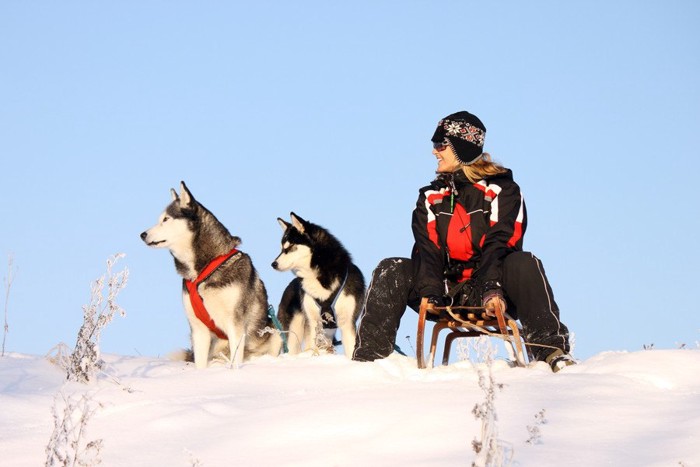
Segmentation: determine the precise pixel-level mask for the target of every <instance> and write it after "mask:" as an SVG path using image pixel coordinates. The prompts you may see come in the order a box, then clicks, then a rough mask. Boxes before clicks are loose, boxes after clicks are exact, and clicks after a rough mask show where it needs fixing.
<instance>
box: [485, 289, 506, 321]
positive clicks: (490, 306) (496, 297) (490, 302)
mask: <svg viewBox="0 0 700 467" xmlns="http://www.w3.org/2000/svg"><path fill="white" fill-rule="evenodd" d="M499 302H500V305H501V311H503V312H504V313H505V311H506V301H505V300H504V299H503V292H502V291H501V289H491V290H487V291H486V292H484V295H483V297H482V299H481V306H483V307H484V308H485V309H486V315H487V316H496V305H497V304H498V303H499Z"/></svg>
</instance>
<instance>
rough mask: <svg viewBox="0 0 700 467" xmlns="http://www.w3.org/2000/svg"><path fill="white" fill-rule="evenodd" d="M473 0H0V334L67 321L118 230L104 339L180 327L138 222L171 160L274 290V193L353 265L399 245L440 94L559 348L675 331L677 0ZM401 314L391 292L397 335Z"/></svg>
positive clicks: (684, 13) (689, 283) (399, 250)
mask: <svg viewBox="0 0 700 467" xmlns="http://www.w3.org/2000/svg"><path fill="white" fill-rule="evenodd" d="M492 3H493V4H492ZM495 3H496V2H474V1H433V2H425V1H422V2H419V1H403V2H398V1H386V2H368V1H358V2H342V3H341V2H326V1H300V2H282V1H261V2H196V3H195V2H184V1H167V2H165V1H152V2H135V1H122V2H110V3H107V2H85V1H66V2H60V3H57V2H40V1H22V2H2V3H1V4H0V64H1V65H0V157H1V160H2V163H1V168H0V195H1V196H2V203H0V214H1V217H2V219H3V221H2V229H0V254H2V257H1V258H0V259H1V260H3V261H2V262H1V263H0V265H1V266H2V268H0V271H3V272H2V276H3V277H7V271H6V269H7V267H6V261H5V259H6V258H7V256H8V255H12V256H13V257H14V265H15V273H16V278H15V281H14V283H13V285H12V289H11V293H10V299H9V306H8V309H9V314H8V320H9V325H10V332H9V334H8V337H7V348H8V350H12V351H19V352H26V353H34V354H43V353H45V352H46V351H48V350H49V349H50V348H51V347H52V346H54V345H55V344H57V343H58V342H61V341H63V342H66V343H67V344H68V345H70V346H72V345H73V344H74V340H75V336H76V334H77V330H78V327H79V325H80V323H81V321H82V311H81V307H82V305H83V304H85V303H87V302H88V300H89V286H90V282H91V281H93V280H94V279H96V278H97V277H98V276H99V275H100V274H102V273H103V271H104V267H105V261H106V259H107V258H108V257H109V256H110V255H111V254H113V253H117V252H123V253H126V255H127V256H126V258H125V259H124V260H123V261H122V262H121V263H120V264H121V265H122V266H126V267H128V268H129V270H130V272H131V278H130V281H129V284H128V287H127V289H126V290H124V292H123V293H122V295H121V297H120V298H121V300H120V303H121V305H122V306H123V307H124V308H125V309H126V311H127V317H126V318H119V319H117V320H116V321H115V322H114V323H113V324H112V325H110V327H109V328H108V329H107V330H106V331H105V332H104V334H103V339H102V348H103V350H104V351H107V352H114V353H123V354H142V355H163V354H166V353H168V352H170V351H172V350H175V349H178V348H181V347H184V346H186V345H187V344H188V327H187V323H186V319H185V317H184V314H183V312H182V305H181V301H180V279H179V277H178V276H177V275H176V273H175V271H174V268H173V264H172V260H171V258H170V255H169V254H168V253H167V252H165V251H160V250H151V249H149V248H147V247H145V246H144V245H143V244H142V242H141V240H140V238H139V234H140V232H142V231H143V230H145V229H146V228H148V227H150V226H151V225H153V224H154V223H155V221H156V218H157V216H158V215H159V213H160V212H161V210H162V209H163V208H164V207H165V205H166V204H167V203H168V201H169V199H170V198H169V193H168V190H169V188H170V187H175V186H177V184H178V183H179V181H180V180H185V181H186V182H187V184H188V186H189V187H190V188H191V190H192V192H193V193H194V196H195V197H196V198H198V199H199V200H200V201H201V202H202V203H203V204H204V205H205V206H207V207H208V208H209V209H210V210H212V211H213V212H214V213H215V214H216V215H217V217H218V218H219V219H220V220H221V221H222V222H223V223H224V224H225V225H226V226H227V227H228V228H229V230H231V232H232V233H233V234H235V235H238V236H240V237H242V238H243V245H242V249H243V250H245V251H246V252H247V253H249V254H250V255H251V257H252V259H253V261H254V263H255V265H256V267H257V269H258V270H259V272H260V274H261V276H262V278H263V280H264V281H265V283H266V285H267V288H268V292H269V295H270V300H271V302H272V303H273V304H274V305H275V306H277V304H278V302H279V298H280V296H281V293H282V290H283V289H284V287H285V285H286V283H287V282H288V281H289V280H291V275H290V273H286V274H284V273H279V272H276V271H274V270H272V268H271V267H270V263H271V262H272V260H273V259H274V257H275V256H276V255H277V253H278V250H279V239H280V233H281V230H280V228H279V226H278V224H277V222H276V218H277V217H286V216H288V213H289V212H290V211H294V212H296V213H298V214H299V215H301V216H302V217H304V218H306V219H308V220H311V221H313V222H316V223H318V224H321V225H324V226H326V227H327V228H329V229H330V230H331V231H332V232H333V233H334V234H336V236H338V237H339V238H340V239H341V240H342V241H343V242H344V243H345V245H346V246H347V248H348V249H349V250H350V251H351V253H352V254H353V256H354V258H355V260H356V262H357V263H358V265H359V266H360V268H361V269H362V271H363V272H364V274H365V276H366V277H367V278H369V277H370V275H371V272H372V269H373V268H374V266H375V265H376V264H377V262H378V261H379V260H380V259H382V258H383V257H386V256H406V255H408V254H409V253H410V249H411V246H412V243H413V240H412V236H411V230H410V216H411V210H412V209H413V206H414V204H415V200H416V196H417V193H418V191H417V190H418V188H419V187H421V186H423V185H425V184H426V183H427V182H429V181H430V180H431V179H432V177H433V172H434V169H435V160H434V158H433V156H432V155H431V153H430V151H431V146H430V141H429V138H430V136H431V135H432V132H433V130H434V127H435V125H436V123H437V121H438V120H439V119H440V118H441V117H443V116H445V115H447V114H449V113H451V112H454V111H457V110H462V109H464V110H469V111H470V112H472V113H475V114H477V115H478V116H479V117H480V118H481V119H482V120H483V121H484V123H485V124H486V127H487V129H488V133H487V138H486V148H487V150H488V151H489V152H491V154H492V155H493V156H494V158H495V159H496V160H498V161H500V162H501V163H503V164H504V165H506V166H507V167H510V168H512V169H513V170H514V172H515V176H516V180H517V181H518V182H519V184H520V185H521V188H522V191H523V193H524V195H525V197H526V201H527V204H528V215H529V227H528V232H527V235H526V237H525V248H526V249H527V250H530V251H533V252H534V253H535V254H536V255H538V256H539V257H540V258H541V259H542V260H543V262H544V264H545V267H546V269H547V273H548V275H549V278H550V281H551V283H552V285H553V288H554V292H555V296H556V299H557V301H558V303H559V305H560V308H561V309H562V318H563V320H564V322H565V323H566V324H567V325H568V326H569V328H570V329H571V330H572V331H573V332H574V333H575V341H576V343H575V355H576V356H578V357H579V358H588V357H590V356H592V355H594V354H596V353H599V352H602V351H606V350H638V349H640V348H642V346H643V345H645V344H646V345H650V344H652V343H653V344H654V345H655V346H656V347H666V348H668V347H675V346H676V345H678V344H680V343H685V344H687V345H691V346H695V345H696V342H697V341H700V317H699V311H700V310H699V309H698V305H697V303H696V302H697V300H695V298H694V292H695V290H696V287H697V286H696V283H697V280H698V277H699V275H700V274H699V272H700V267H699V264H700V254H698V251H697V248H696V243H697V239H698V229H699V227H700V208H699V207H698V195H697V193H696V192H695V187H696V186H697V180H696V177H697V172H698V168H699V166H700V164H699V163H698V149H699V148H700V86H699V85H698V83H700V32H699V30H698V28H697V25H698V24H700V4H698V3H697V2H693V1H690V0H688V1H677V0H671V1H667V2H652V1H616V2H609V1H597V0H594V1H585V2H583V1H571V2H555V1H535V2H515V1H504V2H498V4H495ZM0 303H2V304H3V305H4V303H5V297H4V296H3V297H2V299H0ZM415 323H416V319H415V314H414V313H413V312H411V311H410V310H409V311H408V312H407V313H406V315H405V318H404V322H403V324H402V328H401V329H400V331H399V344H400V345H401V346H402V347H404V348H407V347H409V344H408V342H407V341H406V339H405V336H407V335H410V336H412V338H413V339H414V336H415ZM413 345H415V341H414V340H413ZM406 350H408V351H409V353H410V350H409V349H406Z"/></svg>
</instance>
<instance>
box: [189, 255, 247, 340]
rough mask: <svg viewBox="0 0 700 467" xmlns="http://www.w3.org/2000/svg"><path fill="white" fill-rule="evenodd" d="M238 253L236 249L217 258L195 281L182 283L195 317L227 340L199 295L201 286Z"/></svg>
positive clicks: (220, 337) (219, 336) (217, 335)
mask: <svg viewBox="0 0 700 467" xmlns="http://www.w3.org/2000/svg"><path fill="white" fill-rule="evenodd" d="M236 253H239V251H238V250H236V249H235V248H234V249H233V250H231V251H229V252H228V253H226V254H224V255H221V256H217V257H216V258H214V259H213V260H211V262H210V263H209V264H207V265H206V267H205V268H204V269H203V270H202V272H201V273H199V276H197V278H196V279H195V280H194V281H191V280H187V279H183V281H182V282H183V283H184V284H185V287H186V288H187V292H188V293H189V295H190V303H191V304H192V308H193V309H194V315H195V316H196V317H197V318H198V319H199V320H200V321H201V322H202V323H204V325H205V326H206V327H208V328H209V330H210V331H211V332H213V333H214V334H216V337H218V338H219V339H225V340H228V336H227V335H226V333H225V332H224V331H222V330H221V329H219V328H218V327H217V326H216V323H214V320H213V319H212V318H211V316H210V315H209V312H208V311H207V308H206V307H205V306H204V299H203V298H202V296H201V295H199V290H198V289H199V284H201V283H202V282H204V281H205V280H207V278H208V277H209V276H211V275H212V274H213V273H214V272H215V271H216V270H217V269H219V268H220V267H221V265H222V264H224V263H225V262H226V261H228V260H229V259H230V258H231V257H232V256H234V255H235V254H236Z"/></svg>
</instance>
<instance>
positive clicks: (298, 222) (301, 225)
mask: <svg viewBox="0 0 700 467" xmlns="http://www.w3.org/2000/svg"><path fill="white" fill-rule="evenodd" d="M289 215H290V217H291V218H292V225H293V226H294V228H295V229H297V230H298V231H299V232H301V233H304V231H305V230H306V228H305V226H306V221H305V220H304V219H302V218H301V217H299V216H297V215H296V214H294V213H293V212H291V213H289Z"/></svg>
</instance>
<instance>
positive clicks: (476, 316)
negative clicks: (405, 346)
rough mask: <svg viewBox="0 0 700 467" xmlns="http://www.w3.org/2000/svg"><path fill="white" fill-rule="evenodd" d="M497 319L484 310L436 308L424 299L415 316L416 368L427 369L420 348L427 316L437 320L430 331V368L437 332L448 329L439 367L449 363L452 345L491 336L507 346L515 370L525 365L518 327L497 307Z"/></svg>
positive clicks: (461, 307) (421, 348) (480, 308)
mask: <svg viewBox="0 0 700 467" xmlns="http://www.w3.org/2000/svg"><path fill="white" fill-rule="evenodd" d="M444 310H449V311H451V315H450V316H448V317H446V318H445V317H440V312H441V311H444ZM495 314H496V316H495V317H492V316H489V315H487V314H486V310H485V309H484V308H483V307H469V306H453V307H436V306H434V305H433V304H432V303H428V299H427V298H423V300H421V303H420V310H419V312H418V335H417V337H416V340H417V342H416V348H417V351H416V354H417V357H418V368H421V369H422V368H426V360H425V353H424V350H423V345H424V343H425V322H426V320H427V318H428V315H431V316H433V317H435V318H436V319H437V322H436V323H435V326H434V327H433V336H432V339H431V340H430V356H429V357H428V360H427V363H429V364H430V368H432V367H433V366H434V364H435V349H436V347H437V340H438V335H439V334H440V331H442V330H443V329H449V330H450V331H451V332H450V333H449V334H448V335H447V336H446V337H445V349H444V353H443V356H442V364H443V365H447V363H448V361H449V359H450V349H451V347H452V341H454V340H455V339H458V338H460V337H479V336H491V337H499V338H501V339H503V340H504V341H506V342H508V343H509V344H510V348H511V349H512V350H513V356H514V357H515V361H516V363H517V365H518V366H525V365H527V361H526V360H525V358H526V356H525V355H526V353H525V352H524V351H523V348H524V346H523V342H522V339H521V337H520V327H518V324H517V323H516V322H515V320H514V319H513V318H511V317H510V316H508V314H507V313H505V312H504V311H503V310H501V309H500V306H497V307H496V313H495Z"/></svg>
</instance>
